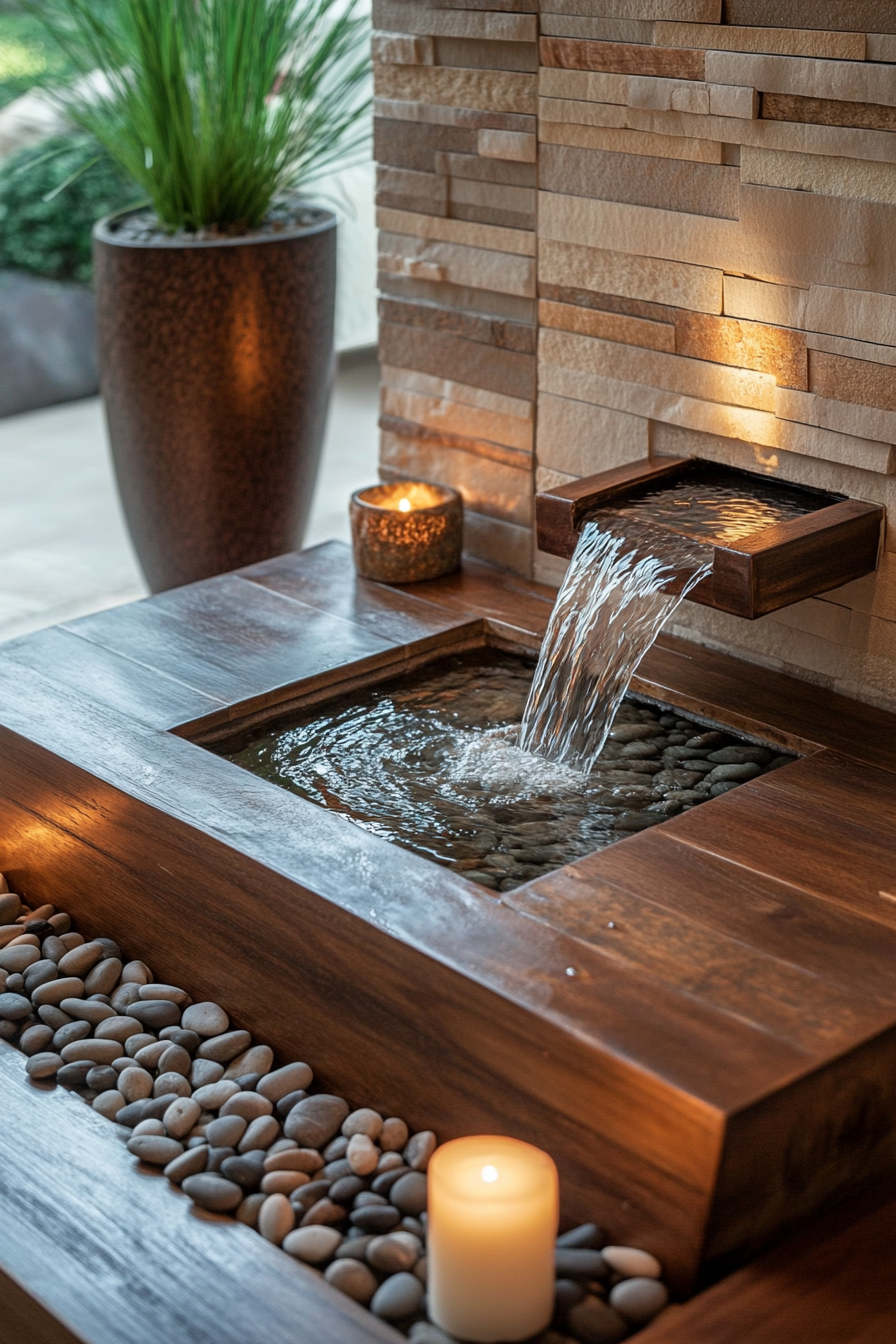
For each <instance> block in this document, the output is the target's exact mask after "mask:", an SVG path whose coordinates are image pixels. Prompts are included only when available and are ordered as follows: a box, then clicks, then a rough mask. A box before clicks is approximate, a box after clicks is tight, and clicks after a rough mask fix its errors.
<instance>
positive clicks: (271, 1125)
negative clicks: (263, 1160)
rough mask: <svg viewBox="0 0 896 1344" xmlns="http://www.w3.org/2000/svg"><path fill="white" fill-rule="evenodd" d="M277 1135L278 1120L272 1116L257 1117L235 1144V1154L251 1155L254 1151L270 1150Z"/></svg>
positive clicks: (278, 1129) (278, 1131)
mask: <svg viewBox="0 0 896 1344" xmlns="http://www.w3.org/2000/svg"><path fill="white" fill-rule="evenodd" d="M279 1133H280V1122H279V1120H277V1119H275V1117H274V1116H273V1115H259V1116H258V1117H257V1118H256V1119H255V1120H253V1121H252V1123H251V1124H250V1125H249V1128H248V1129H247V1130H246V1132H245V1134H244V1135H243V1137H242V1138H241V1139H240V1141H239V1143H238V1144H237V1152H238V1153H251V1152H254V1151H255V1150H256V1149H264V1148H270V1146H271V1144H272V1143H273V1142H274V1140H275V1139H276V1137H277V1135H278V1134H279Z"/></svg>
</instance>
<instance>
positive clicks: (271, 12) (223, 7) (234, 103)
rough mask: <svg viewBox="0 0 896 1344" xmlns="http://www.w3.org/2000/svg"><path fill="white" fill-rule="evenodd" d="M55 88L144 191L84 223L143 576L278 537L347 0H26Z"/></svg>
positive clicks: (243, 552)
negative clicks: (315, 185)
mask: <svg viewBox="0 0 896 1344" xmlns="http://www.w3.org/2000/svg"><path fill="white" fill-rule="evenodd" d="M28 8H29V9H30V11H31V12H32V13H33V14H34V16H35V17H36V18H38V19H39V20H40V21H41V22H42V23H43V24H44V26H45V27H46V28H47V30H48V31H49V32H50V34H51V35H52V37H53V38H54V39H55V41H57V42H58V43H59V44H60V45H61V46H62V47H63V48H64V50H65V52H66V54H67V56H68V58H69V61H70V63H71V65H72V66H73V67H74V69H75V70H76V71H77V72H78V74H79V75H80V76H81V78H80V79H79V80H78V81H76V83H75V84H74V85H73V86H72V88H71V89H70V90H69V91H68V92H65V91H63V92H62V93H61V94H60V95H59V97H60V101H61V103H62V105H63V107H64V109H65V111H66V113H67V115H68V116H69V118H70V119H71V120H72V121H73V122H74V123H75V124H76V125H78V126H80V127H82V128H83V129H84V130H85V131H89V132H90V133H91V134H92V135H94V136H95V137H96V139H97V140H98V141H99V142H100V144H101V145H102V146H103V147H104V149H105V150H106V151H107V152H108V154H109V155H110V156H111V158H112V159H113V160H114V161H115V162H116V163H117V164H118V165H119V166H120V168H121V169H122V170H123V171H124V173H125V174H126V175H127V177H128V178H129V179H130V180H131V181H133V182H134V183H135V185H136V186H137V187H138V188H139V191H140V195H141V196H142V197H143V198H145V201H146V204H145V206H141V207H137V208H135V209H130V210H127V211H125V212H123V213H121V214H117V215H113V216H109V217H107V218H106V219H104V220H101V221H100V223H99V224H98V225H97V226H96V228H95V230H94V276H95V288H96V303H97V321H98V335H99V358H100V383H101V389H102V392H103V395H104V398H105V404H106V414H107V420H108V426H109V435H110V441H111V445H112V455H113V460H114V464H115V470H116V475H117V479H118V485H119V490H120V494H121V498H122V502H123V505H124V511H125V515H126V518H127V521H128V525H129V528H130V531H131V535H132V538H133V541H134V545H135V548H136V550H137V553H138V556H139V558H140V561H141V564H142V566H143V569H144V572H145V574H146V577H147V581H148V582H149V585H150V587H151V588H152V589H153V591H156V592H157V591H160V590H161V589H165V588H170V587H174V586H176V585H178V584H182V583H188V582H192V581H194V580H197V579H202V578H206V577H208V576H209V575H211V574H217V573H221V572H223V571H225V570H229V569H233V568H236V567H238V566H241V565H245V564H250V563H253V562H254V561H257V560H260V559H263V558H266V557H267V556H270V555H274V554H278V553H280V552H283V551H286V550H290V549H293V548H294V547H296V546H298V545H300V544H301V537H302V533H303V529H304V525H305V520H306V517H307V513H308V509H309V506H310V502H311V495H312V491H313V487H314V480H315V476H316V472H317V465H318V460H319V457H320V449H321V445H322V441H323V433H324V428H325V422H326V414H327V405H328V401H329V393H330V385H331V380H332V369H333V322H334V306H335V268H336V234H335V230H336V218H335V215H334V214H333V212H332V211H331V210H329V209H326V208H324V207H322V206H321V205H319V204H313V203H310V202H309V201H308V200H306V199H304V196H303V195H300V194H299V193H300V192H303V190H304V188H305V184H306V183H307V182H308V181H309V180H313V179H314V178H316V177H319V176H320V175H321V174H322V173H323V171H324V170H325V169H327V168H331V167H334V166H336V165H341V164H343V163H345V162H346V160H347V158H349V157H350V156H351V155H352V154H353V153H357V152H359V151H360V150H361V149H362V148H363V146H364V142H365V141H366V138H367V135H368V129H367V119H366V115H365V114H366V112H367V108H368V106H369V100H368V94H367V82H368V56H367V49H366V20H365V18H364V17H362V16H361V15H359V14H358V12H357V0H35V2H34V3H31V4H29V5H28Z"/></svg>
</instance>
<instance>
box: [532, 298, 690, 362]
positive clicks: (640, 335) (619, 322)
mask: <svg viewBox="0 0 896 1344" xmlns="http://www.w3.org/2000/svg"><path fill="white" fill-rule="evenodd" d="M538 320H539V322H540V323H541V325H542V326H543V327H557V328H559V330H560V331H574V332H577V333H578V334H579V335H580V336H599V337H602V338H603V339H604V340H607V341H620V342H622V343H624V344H626V345H643V346H646V347H647V349H649V350H665V351H666V352H667V354H674V353H675V328H674V327H673V326H672V324H671V323H670V322H651V321H647V320H645V319H644V318H641V317H627V316H626V315H625V314H624V313H608V312H605V311H603V310H602V309H600V308H582V307H579V306H578V305H577V304H573V303H555V302H553V301H551V300H548V299H542V300H541V301H540V302H539V305H538Z"/></svg>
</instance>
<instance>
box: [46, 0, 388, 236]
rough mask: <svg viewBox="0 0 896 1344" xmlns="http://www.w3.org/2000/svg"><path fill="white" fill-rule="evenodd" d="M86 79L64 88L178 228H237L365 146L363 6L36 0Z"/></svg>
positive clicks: (296, 0) (71, 107)
mask: <svg viewBox="0 0 896 1344" xmlns="http://www.w3.org/2000/svg"><path fill="white" fill-rule="evenodd" d="M26 7H27V9H28V10H29V12H30V13H31V14H32V15H33V16H34V17H35V18H36V19H38V20H39V21H40V22H41V23H43V24H44V26H45V27H46V29H47V30H48V32H49V33H50V34H51V36H52V37H53V38H54V40H55V41H56V42H57V43H58V44H59V46H60V47H61V48H62V50H63V51H64V52H65V54H66V56H67V58H68V60H69V62H70V63H71V65H72V66H73V67H74V68H75V70H76V71H77V72H78V74H79V75H81V76H83V78H82V79H80V80H79V81H77V82H76V83H75V84H74V85H72V86H70V87H69V88H67V89H63V90H61V91H60V92H59V93H58V98H59V100H60V102H61V103H62V105H63V106H64V108H65V110H66V112H67V114H68V116H69V117H70V118H71V120H72V121H74V122H75V124H76V125H78V126H80V127H81V128H82V129H83V130H85V131H87V132H89V133H90V134H91V135H93V136H94V137H95V138H96V140H97V141H99V143H100V144H101V145H102V146H103V147H104V148H105V150H106V151H107V152H108V154H109V155H110V157H111V158H112V159H113V160H114V161H115V162H116V163H117V164H118V165H119V166H120V168H121V169H122V170H123V172H124V173H125V174H126V175H127V176H128V177H129V178H130V179H132V180H133V181H134V182H135V183H136V184H137V186H138V187H139V188H140V189H141V192H142V194H143V195H145V197H146V198H147V199H148V201H149V202H150V204H151V205H152V207H153V209H154V211H155V214H156V216H157V217H158V220H159V223H160V225H161V226H162V227H163V228H164V229H166V230H167V231H169V232H176V231H178V230H188V231H193V230H199V229H217V230H219V231H222V232H228V233H239V232H241V231H243V230H245V229H251V228H255V227H257V226H258V225H260V224H261V223H262V222H263V221H264V219H265V216H266V215H267V213H268V211H269V210H270V207H271V205H272V203H273V202H274V201H275V200H276V199H277V198H278V197H282V196H283V195H284V194H286V193H290V192H294V191H296V190H298V189H299V188H301V187H303V186H304V185H305V184H306V183H307V182H308V181H309V180H311V179H313V178H314V177H317V176H319V175H320V174H321V173H322V172H323V171H325V170H326V169H327V168H330V167H332V166H334V165H336V164H337V163H339V164H341V163H343V162H345V161H346V160H347V159H349V158H350V157H351V156H352V155H353V154H356V153H358V152H360V151H361V150H362V149H364V148H366V145H367V140H368V136H369V128H368V119H367V115H366V114H367V111H368V109H369V106H370V100H369V92H368V90H369V56H368V51H367V29H368V25H367V19H366V17H364V16H363V15H361V14H359V13H358V0H27V5H26Z"/></svg>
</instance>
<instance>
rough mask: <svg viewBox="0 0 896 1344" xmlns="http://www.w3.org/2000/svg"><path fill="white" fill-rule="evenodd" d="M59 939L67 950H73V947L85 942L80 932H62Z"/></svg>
mask: <svg viewBox="0 0 896 1344" xmlns="http://www.w3.org/2000/svg"><path fill="white" fill-rule="evenodd" d="M59 941H60V943H62V946H63V947H64V948H65V950H66V952H71V950H72V948H73V947H80V946H81V944H82V943H83V942H84V939H83V938H82V937H81V935H80V933H60V935H59Z"/></svg>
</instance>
